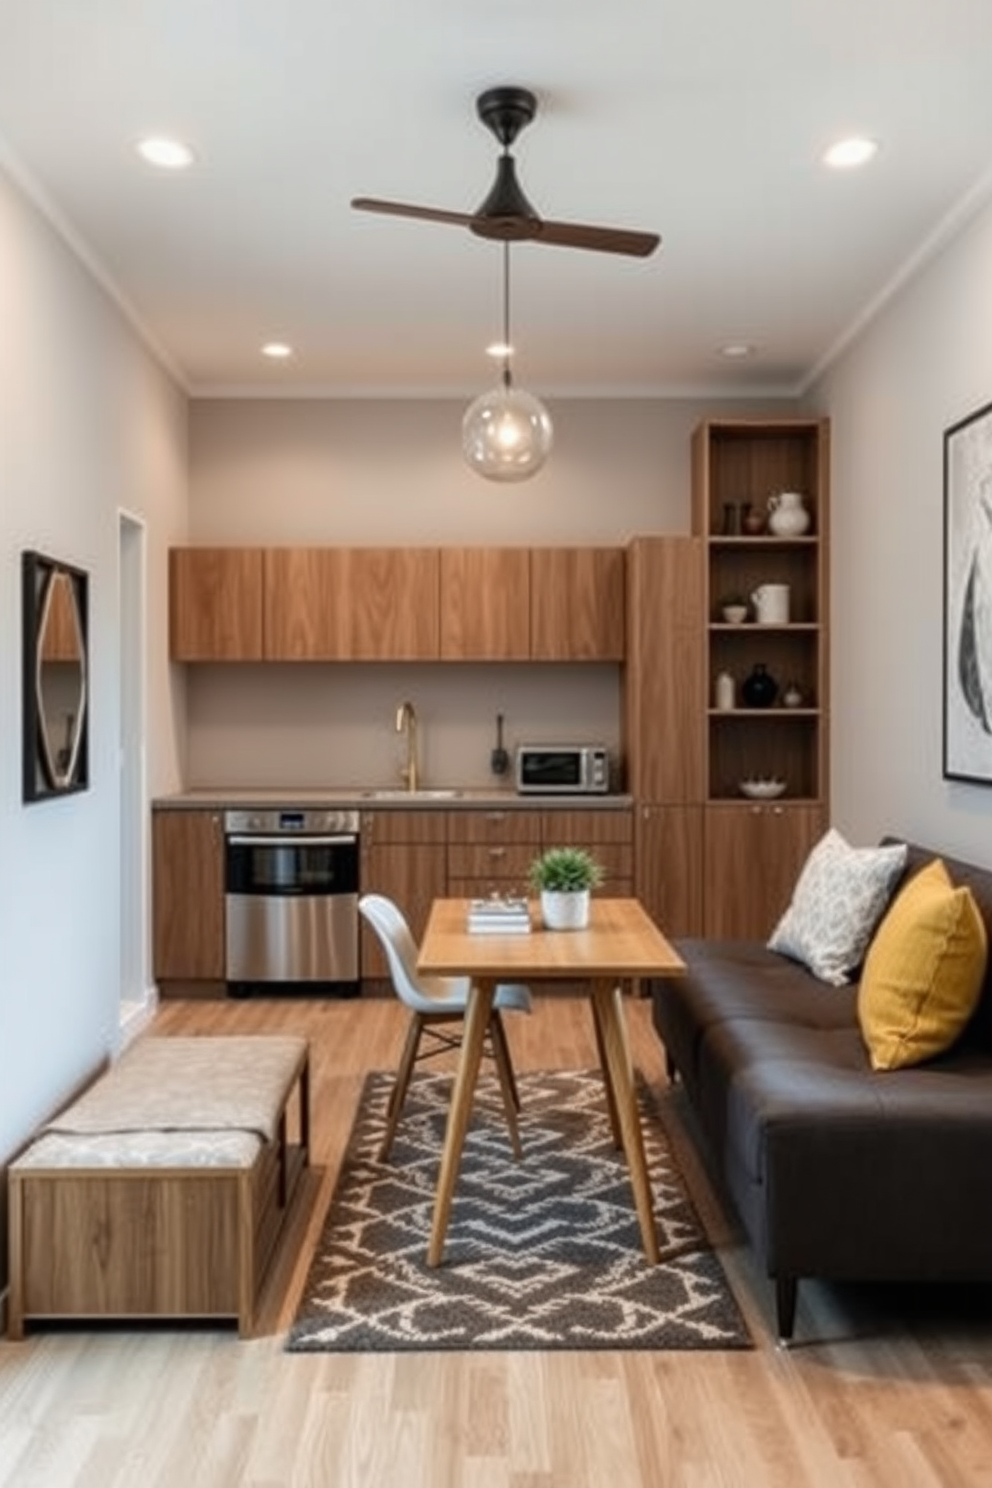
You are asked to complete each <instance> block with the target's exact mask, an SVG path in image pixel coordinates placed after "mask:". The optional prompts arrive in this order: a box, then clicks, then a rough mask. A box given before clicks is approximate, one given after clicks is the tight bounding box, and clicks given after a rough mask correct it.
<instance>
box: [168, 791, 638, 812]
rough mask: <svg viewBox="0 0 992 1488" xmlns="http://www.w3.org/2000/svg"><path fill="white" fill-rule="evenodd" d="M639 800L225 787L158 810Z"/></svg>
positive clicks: (581, 807) (523, 806)
mask: <svg viewBox="0 0 992 1488" xmlns="http://www.w3.org/2000/svg"><path fill="white" fill-rule="evenodd" d="M633 804H634V801H633V797H632V796H629V795H619V794H617V795H604V796H600V795H595V796H586V795H575V796H572V795H541V796H536V795H527V796H518V795H517V794H516V792H515V791H510V790H485V789H465V790H458V791H457V793H456V794H452V795H447V794H444V795H434V794H432V793H431V790H430V788H429V787H428V788H426V789H425V790H423V791H417V792H409V791H404V790H403V789H402V788H399V789H397V790H396V791H393V790H391V789H389V788H380V789H379V790H376V789H373V788H372V787H368V786H366V787H361V786H354V787H335V786H328V787H327V788H326V789H320V790H316V789H312V788H309V787H308V788H307V789H302V790H288V789H276V788H274V787H271V786H259V787H258V788H257V789H253V790H248V789H245V788H244V787H237V788H234V789H231V790H226V789H224V788H223V787H221V786H209V787H203V786H201V787H198V788H197V789H195V790H185V791H176V792H175V794H173V795H168V796H158V797H157V798H156V799H155V800H154V801H153V802H152V805H153V806H154V807H155V809H156V810H159V811H162V810H167V811H170V810H171V811H188V810H194V809H195V810H200V811H224V810H226V809H227V808H238V807H241V808H247V809H249V810H251V809H257V810H259V811H265V810H272V809H274V808H282V807H285V808H286V809H287V810H292V809H294V808H296V809H302V810H321V809H324V808H326V809H328V810H333V809H334V808H335V807H341V808H348V807H351V808H352V809H356V808H358V809H360V810H367V811H394V810H401V811H457V810H458V809H459V807H468V808H475V809H478V808H479V807H487V806H488V807H493V808H498V809H499V810H507V811H521V810H523V811H527V810H530V811H546V810H550V809H553V808H554V807H560V808H563V809H565V810H569V811H597V810H600V811H601V810H614V811H616V810H618V809H621V808H623V807H631V806H632V805H633Z"/></svg>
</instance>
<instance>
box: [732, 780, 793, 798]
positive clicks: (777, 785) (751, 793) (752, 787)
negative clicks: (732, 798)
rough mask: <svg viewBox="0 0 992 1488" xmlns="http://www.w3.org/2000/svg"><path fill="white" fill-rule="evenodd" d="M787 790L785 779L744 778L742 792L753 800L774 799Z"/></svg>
mask: <svg viewBox="0 0 992 1488" xmlns="http://www.w3.org/2000/svg"><path fill="white" fill-rule="evenodd" d="M784 790H785V781H784V780H742V781H741V794H742V795H745V796H748V797H750V799H751V800H752V801H774V800H775V797H776V796H780V795H781V794H782V793H783V791H784Z"/></svg>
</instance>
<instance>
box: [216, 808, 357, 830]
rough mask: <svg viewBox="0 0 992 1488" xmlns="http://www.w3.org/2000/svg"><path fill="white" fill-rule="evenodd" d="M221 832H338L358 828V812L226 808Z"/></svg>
mask: <svg viewBox="0 0 992 1488" xmlns="http://www.w3.org/2000/svg"><path fill="white" fill-rule="evenodd" d="M224 831H225V832H226V833H227V835H228V836H230V835H231V834H232V833H234V832H261V833H265V834H268V835H271V836H273V837H292V836H293V835H295V834H297V833H300V834H302V833H307V834H310V833H313V832H320V833H328V834H334V835H338V834H339V833H345V832H354V833H357V831H358V812H357V811H293V810H290V811H225V813H224Z"/></svg>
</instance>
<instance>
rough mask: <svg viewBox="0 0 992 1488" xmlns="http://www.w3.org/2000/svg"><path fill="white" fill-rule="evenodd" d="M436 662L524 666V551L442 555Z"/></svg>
mask: <svg viewBox="0 0 992 1488" xmlns="http://www.w3.org/2000/svg"><path fill="white" fill-rule="evenodd" d="M440 563H441V615H440V626H441V656H442V658H443V659H444V660H445V661H526V660H527V659H528V658H529V656H530V553H529V551H528V549H527V548H442V549H441V557H440Z"/></svg>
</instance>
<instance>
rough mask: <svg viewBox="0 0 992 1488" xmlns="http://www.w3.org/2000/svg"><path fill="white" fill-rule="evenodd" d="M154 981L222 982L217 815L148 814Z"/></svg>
mask: <svg viewBox="0 0 992 1488" xmlns="http://www.w3.org/2000/svg"><path fill="white" fill-rule="evenodd" d="M152 906H153V924H152V960H153V968H152V969H153V975H154V976H155V978H156V980H162V981H168V980H170V979H171V980H181V981H220V980H223V977H224V825H223V820H222V817H221V813H220V812H219V811H153V812H152Z"/></svg>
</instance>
